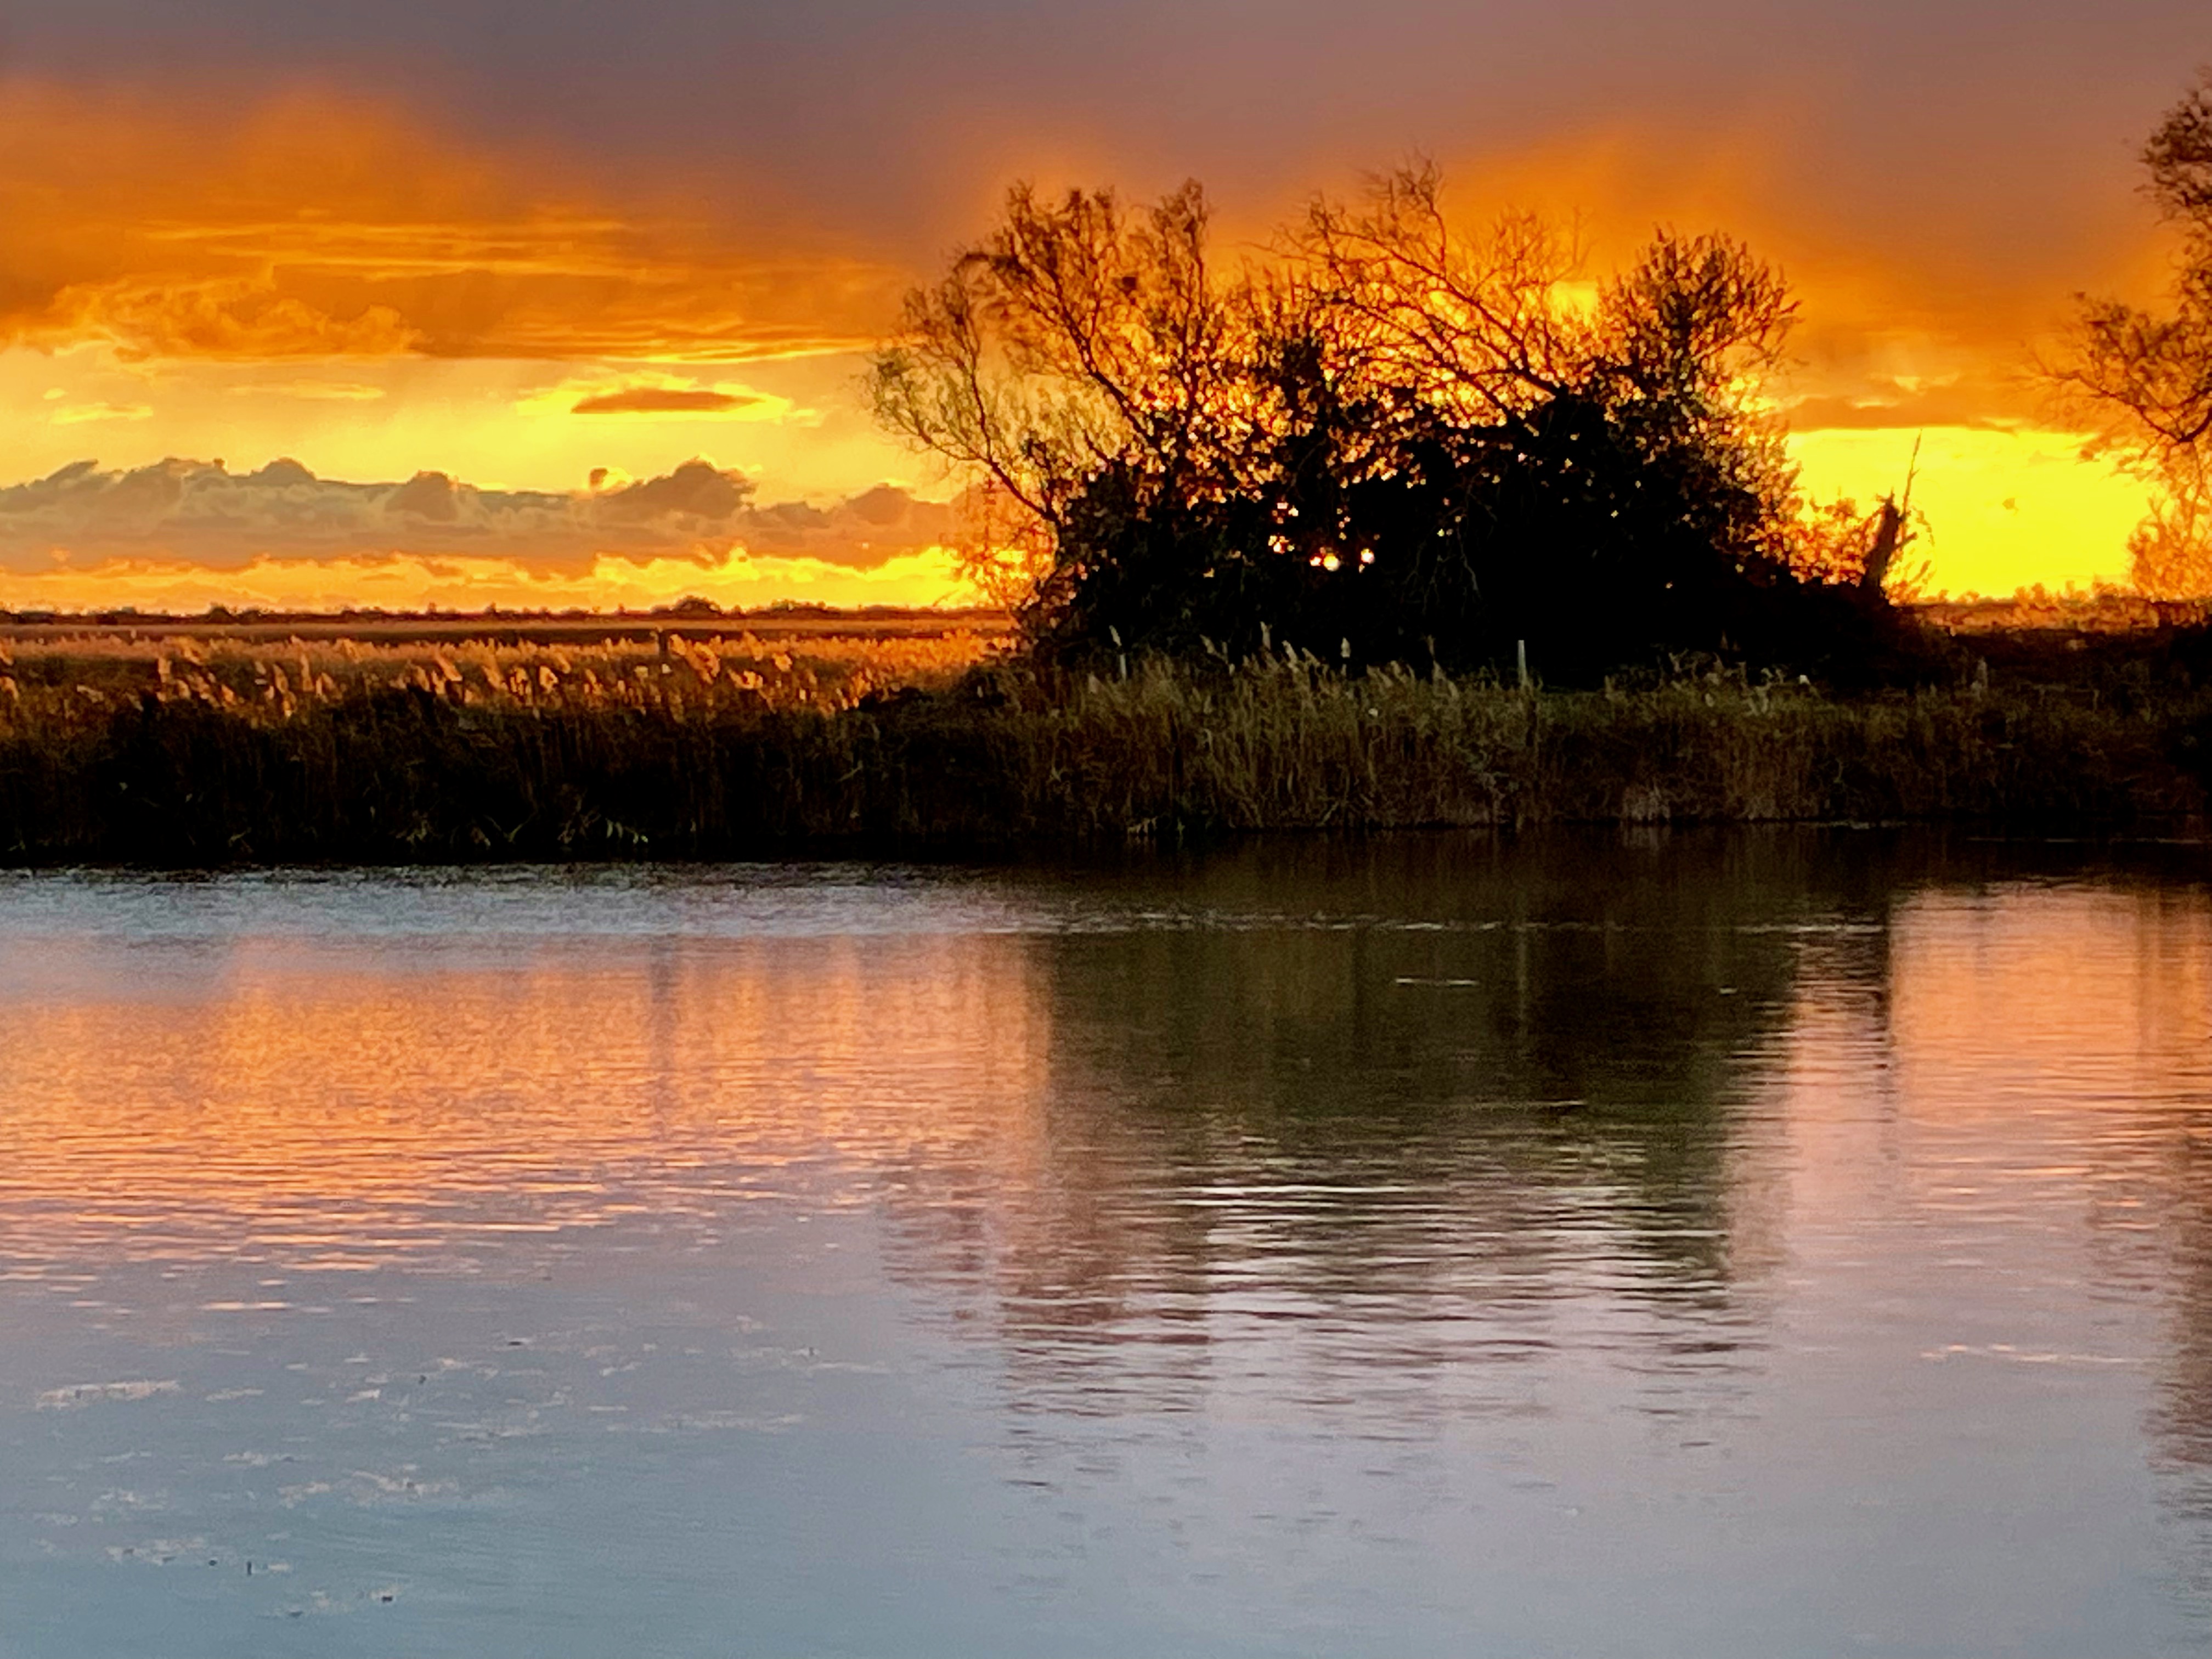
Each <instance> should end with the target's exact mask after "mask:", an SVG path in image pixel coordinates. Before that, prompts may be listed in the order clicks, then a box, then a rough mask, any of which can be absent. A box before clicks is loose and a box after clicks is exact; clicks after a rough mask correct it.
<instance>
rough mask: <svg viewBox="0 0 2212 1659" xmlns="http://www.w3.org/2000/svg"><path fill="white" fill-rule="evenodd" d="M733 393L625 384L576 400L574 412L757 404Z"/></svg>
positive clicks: (660, 411) (721, 409)
mask: <svg viewBox="0 0 2212 1659" xmlns="http://www.w3.org/2000/svg"><path fill="white" fill-rule="evenodd" d="M760 401H761V400H760V399H759V398H751V397H747V396H745V395H744V394H743V393H741V392H706V391H700V390H696V389H694V388H690V387H682V386H628V387H625V388H624V389H623V390H622V391H620V392H600V393H599V394H598V395H597V396H596V397H591V398H583V399H582V400H580V402H578V403H577V404H575V405H574V408H572V409H571V410H569V413H571V414H574V415H721V414H726V413H728V412H729V411H731V410H738V409H747V408H750V407H751V406H752V405H753V404H757V403H759V402H760Z"/></svg>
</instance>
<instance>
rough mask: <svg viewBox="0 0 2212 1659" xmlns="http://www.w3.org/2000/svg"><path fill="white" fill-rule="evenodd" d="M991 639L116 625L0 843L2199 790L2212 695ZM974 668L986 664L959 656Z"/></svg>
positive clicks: (15, 723) (8, 769) (752, 840)
mask: <svg viewBox="0 0 2212 1659" xmlns="http://www.w3.org/2000/svg"><path fill="white" fill-rule="evenodd" d="M979 655H980V647H976V646H975V643H974V642H973V641H968V642H965V643H963V642H961V641H897V640H892V641H843V642H831V643H830V644H828V645H824V644H823V643H821V642H810V644H809V645H808V646H807V647H805V651H804V652H803V653H798V654H794V653H793V650H792V649H790V648H788V647H768V646H763V645H761V644H760V643H759V642H758V641H754V642H752V644H751V645H750V646H748V644H747V643H746V642H745V641H743V640H738V641H724V642H723V643H722V644H721V645H720V646H702V645H699V644H695V643H693V642H691V641H686V640H684V639H683V638H682V637H681V636H677V637H672V638H671V639H670V640H669V641H668V642H667V644H666V646H665V654H664V648H663V647H659V646H658V645H656V644H654V643H653V642H650V641H647V642H642V643H632V644H621V643H613V642H611V643H610V644H609V645H607V646H605V647H599V648H595V649H594V650H592V651H579V650H575V649H568V650H562V649H556V648H553V647H538V646H532V645H527V644H526V645H521V646H507V647H492V646H489V645H481V646H470V647H462V648H459V649H457V650H447V649H444V648H442V647H435V646H421V647H370V646H364V645H361V644H358V643H356V642H352V641H341V642H338V643H336V644H332V645H328V646H320V647H300V646H296V645H293V646H286V647H238V646H231V647H222V648H198V647H194V648H185V647H179V646H178V645H176V644H175V643H174V642H171V643H168V644H165V645H163V646H161V647H158V648H155V647H129V648H125V647H124V646H122V645H115V646H112V647H110V646H106V645H102V646H101V647H100V649H97V650H94V649H75V648H74V647H72V649H71V650H70V651H64V650H62V649H61V648H60V647H52V648H49V649H46V650H45V651H44V652H43V653H40V654H36V655H33V653H29V652H27V651H19V653H18V654H17V657H16V659H15V660H13V661H0V860H7V861H13V862H18V863H47V862H64V861H119V862H132V863H144V864H156V865H194V864H208V863H223V862H235V861H293V860H300V861H319V860H327V861H340V860H346V861H369V862H377V861H392V860H406V861H417V860H470V859H493V858H550V859H576V858H605V857H675V858H696V857H720V856H732V855H744V854H757V853H768V852H776V851H786V850H792V849H794V848H862V847H866V848H882V847H894V846H896V847H905V848H921V847H930V846H935V847H939V848H948V849H957V848H969V849H973V848H992V847H1004V846H1008V845H1014V844H1024V843H1028V844H1042V845H1048V846H1066V845H1073V844H1079V843H1085V842H1094V843H1095V842H1102V841H1119V840H1124V839H1127V838H1130V837H1161V838H1172V837H1176V836H1188V835H1194V834H1199V835H1202V834H1206V833H1216V832H1223V831H1231V832H1234V831H1248V830H1280V829H1343V830H1358V829H1394V828H1402V827H1413V826H1421V825H1506V826H1524V825H1534V824H1541V823H1550V822H1559V821H1620V822H1635V823H1658V822H1668V821H1700V822H1712V821H1757V820H1778V819H1797V820H1836V819H1847V820H1848V819H1858V820H1896V819H1911V818H1978V819H1990V820H2007V821H2021V820H2039V821H2044V822H2064V823H2069V824H2080V823H2104V824H2122V823H2136V822H2140V821H2142V820H2145V819H2147V818H2154V817H2166V816H2170V815H2181V814H2191V813H2195V812H2197V811H2201V809H2202V807H2203V798H2204V791H2203V781H2202V773H2203V766H2202V763H2200V761H2199V759H2198V757H2199V755H2200V754H2201V753H2203V747H2202V746H2201V745H2202V744H2203V742H2204V740H2206V739H2212V703H2208V702H2207V700H2206V699H2205V698H2204V697H2203V696H2199V695H2197V694H2191V693H2186V692H2183V691H2178V690H2177V691H2173V692H2170V693H2166V694H2162V695H2161V696H2159V697H2157V698H2152V699H2145V698H2141V697H2137V698H2133V699H2128V700H2121V701H2115V700H2114V699H2112V698H2111V697H2110V696H2103V695H2100V694H2099V693H2097V692H2094V691H2092V690H2086V689H2083V690H2057V689H2051V688H2042V689H2038V688H2033V687H2019V688H2011V689H2008V688H2007V687H2006V686H2005V685H2004V684H2002V683H2001V684H1999V685H1997V686H1996V687H1995V688H1975V687H1972V686H1968V687H1962V688H1960V689H1957V690H1933V691H1918V692H1912V693H1896V694H1892V695H1887V696H1877V697H1871V698H1863V699H1854V700H1850V701H1842V700H1837V699H1832V698H1830V697H1827V696H1823V695H1821V694H1820V692H1818V691H1817V690H1814V689H1812V688H1810V687H1807V686H1803V685H1802V684H1786V683H1782V682H1778V681H1777V682H1771V683H1753V682H1752V681H1750V680H1747V679H1746V678H1742V677H1740V676H1735V677H1732V676H1729V675H1725V674H1719V673H1714V674H1706V675H1702V676H1678V677H1676V678H1671V679H1668V680H1665V681H1662V682H1658V683H1654V684H1646V685H1643V686H1640V687H1638V688H1635V689H1613V690H1603V691H1589V692H1559V693H1555V692H1547V691H1526V690H1520V689H1517V688H1509V687H1504V686H1500V685H1498V684H1494V683H1491V682H1488V681H1483V680H1467V679H1453V678H1445V677H1442V676H1436V675H1416V674H1414V673H1412V672H1410V671H1407V670H1405V669H1402V668H1387V669H1376V670H1371V671H1364V672H1355V673H1346V672H1341V671H1337V670H1336V669H1334V668H1333V667H1328V666H1324V665H1322V664H1320V663H1318V662H1316V661H1315V660H1314V659H1311V658H1293V659H1285V658H1281V657H1277V658H1273V659H1264V660H1259V661H1254V662H1247V663H1243V664H1239V665H1228V664H1225V663H1224V664H1219V665H1216V666H1215V667H1213V668H1212V670H1210V671H1194V670H1191V669H1188V668H1184V667H1175V666H1170V665H1164V664H1159V663H1148V664H1141V665H1134V667H1133V671H1131V672H1130V673H1129V674H1128V675H1127V677H1126V678H1122V677H1118V676H1117V677H1115V678H1110V679H1102V678H1088V677H1078V678H1065V677H1054V676H1048V675H1044V674H1041V673H1037V672H1034V671H1029V670H1026V669H1024V668H1021V667H1018V666H1017V665H1012V664H1011V663H1008V662H1005V661H993V660H985V661H983V662H981V665H980V666H978V665H975V664H976V662H977V659H978V657H979ZM963 670H965V672H964V673H963Z"/></svg>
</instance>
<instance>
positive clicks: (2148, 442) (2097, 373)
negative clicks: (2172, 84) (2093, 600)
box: [2054, 70, 2212, 597]
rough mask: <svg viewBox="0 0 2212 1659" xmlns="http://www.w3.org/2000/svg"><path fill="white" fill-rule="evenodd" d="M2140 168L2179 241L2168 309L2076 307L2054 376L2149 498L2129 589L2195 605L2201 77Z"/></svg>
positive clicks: (2210, 561)
mask: <svg viewBox="0 0 2212 1659" xmlns="http://www.w3.org/2000/svg"><path fill="white" fill-rule="evenodd" d="M2142 164H2143V167H2144V170H2145V171H2146V172H2147V173H2148V175H2149V176H2148V179H2147V180H2146V181H2145V189H2146V191H2148V194H2149V196H2150V197H2151V199H2152V201H2153V202H2154V203H2155V204H2157V205H2158V209H2159V211H2160V214H2161V215H2162V216H2165V217H2166V219H2167V220H2168V221H2169V222H2172V224H2173V225H2175V226H2176V227H2177V228H2178V229H2179V232H2180V236H2181V248H2180V254H2179V259H2178V261H2177V263H2176V265H2175V269H2174V278H2173V286H2172V294H2171V295H2170V296H2169V308H2168V309H2167V310H2166V311H2164V312H2162V313H2152V312H2147V311H2142V310H2140V309H2138V308H2136V307H2133V306H2130V305H2129V304H2127V303H2125V302H2124V301H2119V300H2113V299H2091V298H2087V297H2086V296H2085V297H2084V298H2083V299H2082V300H2081V313H2080V316H2079V317H2078V319H2077V320H2076V324H2075V340H2074V347H2073V351H2072V355H2071V356H2070V359H2069V361H2068V362H2064V363H2063V364H2062V365H2061V366H2060V367H2059V368H2057V369H2056V370H2055V371H2054V376H2055V378H2056V380H2057V381H2058V383H2059V384H2060V386H2061V387H2062V388H2063V390H2064V391H2065V392H2068V393H2069V394H2070V397H2071V398H2072V400H2073V401H2074V402H2075V404H2076V405H2077V406H2078V407H2080V408H2081V409H2082V410H2085V411H2086V412H2087V413H2088V414H2089V415H2090V416H2091V417H2092V418H2093V419H2095V420H2097V421H2098V422H2099V423H2100V425H2101V426H2102V428H2104V432H2105V435H2106V438H2107V440H2108V441H2110V442H2111V443H2112V445H2113V446H2114V447H2115V448H2116V450H2117V452H2118V454H2119V456H2120V457H2121V459H2122V461H2123V464H2124V465H2126V466H2128V467H2129V468H2130V470H2131V471H2135V472H2136V473H2138V474H2139V475H2140V476H2142V477H2144V478H2146V479H2148V481H2149V482H2150V483H2152V485H2153V487H2154V490H2155V492H2156V494H2155V496H2154V501H2153V503H2152V507H2151V512H2150V515H2149V516H2148V518H2147V519H2146V520H2144V522H2143V524H2142V526H2141V528H2139V529H2138V530H2137V531H2136V535H2135V537H2134V538H2133V540H2132V541H2131V542H2130V551H2131V553H2132V555H2133V557H2134V566H2135V577H2136V584H2137V585H2138V586H2141V587H2142V588H2143V589H2144V591H2146V592H2151V593H2154V594H2157V595H2160V596H2164V597H2174V596H2179V595H2181V594H2184V593H2187V594H2202V593H2206V592H2212V501H2208V497H2207V493H2206V491H2207V481H2208V478H2212V70H2208V71H2207V72H2206V73H2205V74H2204V75H2203V76H2202V77H2201V78H2200V79H2199V81H2198V83H2197V86H2196V87H2195V88H2192V89H2191V91H2190V92H2189V93H2188V94H2185V96H2184V97H2183V98H2182V100H2180V101H2179V103H2177V104H2176V105H2175V106H2173V107H2172V109H2170V110H2168V111H2167V112H2166V116H2165V118H2164V119H2162V120H2161V121H2160V124H2159V125H2158V128H2157V130H2156V131H2154V132H2153V133H2152V134H2151V137H2150V139H2149V142H2148V143H2146V144H2145V145H2144V146H2143V149H2142Z"/></svg>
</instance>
